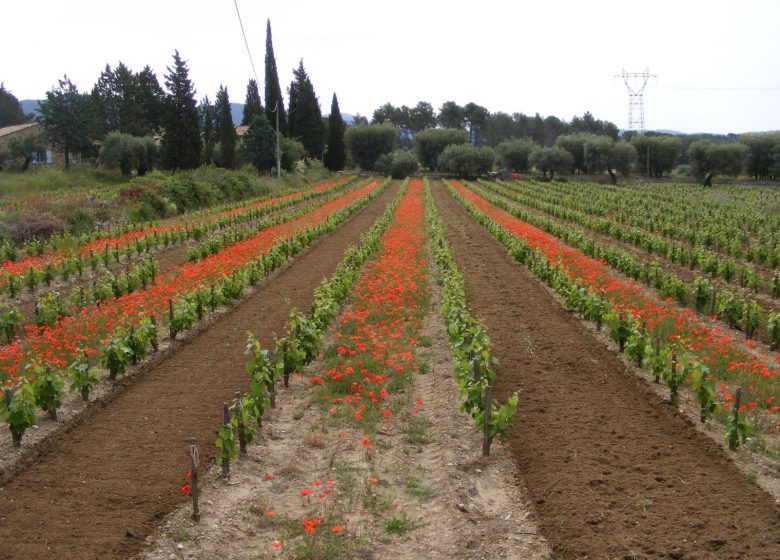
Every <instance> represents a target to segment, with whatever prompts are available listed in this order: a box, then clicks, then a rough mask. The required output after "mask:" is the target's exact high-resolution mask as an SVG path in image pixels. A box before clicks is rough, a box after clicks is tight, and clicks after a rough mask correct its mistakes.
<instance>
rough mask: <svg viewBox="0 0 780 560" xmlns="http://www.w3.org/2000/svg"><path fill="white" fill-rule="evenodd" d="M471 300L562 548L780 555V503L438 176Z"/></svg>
mask: <svg viewBox="0 0 780 560" xmlns="http://www.w3.org/2000/svg"><path fill="white" fill-rule="evenodd" d="M433 193H434V198H435V201H436V204H437V206H438V208H439V210H440V212H441V214H442V218H443V220H444V222H445V224H447V229H448V237H449V240H450V243H451V244H452V245H453V250H454V252H455V257H456V261H457V264H458V266H459V267H460V268H461V270H462V272H463V274H464V276H465V279H466V296H467V299H468V302H469V305H470V306H471V308H472V311H473V312H474V314H475V315H476V316H478V317H479V318H480V319H481V320H482V321H483V322H484V323H485V324H486V326H487V328H488V332H489V335H490V338H491V341H492V343H493V347H494V349H495V354H496V356H497V357H498V358H499V359H500V360H501V365H500V366H499V367H498V376H499V377H498V379H499V380H498V382H497V392H498V394H499V396H500V397H502V398H503V397H505V396H506V395H507V394H509V393H510V392H512V391H515V390H519V391H520V395H521V401H520V407H519V410H518V417H517V426H516V428H515V429H514V430H512V432H511V434H510V445H511V447H512V452H513V454H514V456H515V459H516V461H517V463H518V466H519V471H520V473H521V475H522V480H521V481H519V482H520V484H523V485H525V486H526V487H527V489H528V493H529V495H530V498H531V500H532V503H533V504H534V508H535V514H536V516H537V521H538V523H539V525H540V527H541V529H542V533H543V534H544V536H545V537H546V538H547V540H548V541H549V542H550V545H551V546H552V548H553V550H554V552H555V553H556V554H558V555H560V557H562V558H567V559H568V558H586V557H587V558H598V559H607V558H608V559H612V558H625V559H632V558H677V559H679V558H685V559H703V558H708V559H709V558H712V559H715V558H717V559H737V558H740V559H748V558H749V559H767V560H769V559H775V560H776V559H777V558H780V508H779V507H778V506H777V505H776V504H775V503H774V502H773V500H772V499H771V498H770V497H769V496H768V495H767V494H765V493H764V492H763V491H762V490H760V489H759V488H758V487H757V486H756V485H754V484H750V483H749V482H748V481H747V480H746V479H745V477H744V476H743V475H742V474H741V472H740V471H739V470H738V469H737V468H736V467H735V466H734V465H733V464H732V463H731V462H730V461H729V460H728V458H726V457H725V456H724V454H723V451H722V450H721V448H719V447H718V446H717V445H715V444H714V443H713V442H712V441H711V440H709V439H707V438H706V437H705V436H703V435H701V434H699V433H697V432H696V431H695V430H693V429H691V427H690V426H689V424H688V423H687V422H686V420H684V419H683V418H682V417H681V416H679V415H678V414H677V413H676V412H675V410H674V409H673V408H672V407H670V406H669V405H666V404H664V403H662V402H661V401H659V399H658V398H657V397H656V396H655V395H654V394H653V393H652V392H651V391H650V390H649V389H648V388H647V387H646V386H645V385H643V382H642V381H640V380H638V379H637V378H636V377H635V376H633V375H632V374H631V373H630V372H627V371H626V369H625V367H624V366H623V364H622V362H621V361H620V360H619V359H618V358H617V357H616V356H615V355H614V354H612V353H611V352H610V351H609V350H607V349H606V348H605V347H604V346H603V344H601V343H600V342H599V341H598V340H596V339H595V338H594V337H593V336H592V335H591V334H590V333H589V331H588V330H587V329H585V328H584V327H583V326H582V325H581V324H580V323H579V322H578V320H577V319H576V318H574V317H573V316H572V315H571V314H569V313H567V312H566V311H565V310H563V309H562V308H561V307H560V306H559V305H558V304H557V303H556V302H555V301H554V300H553V299H552V297H551V296H550V295H549V294H548V293H547V292H546V290H545V289H544V288H543V287H542V286H541V285H540V284H539V283H538V282H537V281H536V280H534V279H533V278H531V277H530V275H529V273H527V272H526V271H525V270H524V269H523V268H521V267H519V266H517V265H515V264H513V263H512V262H510V260H509V258H508V256H507V255H506V252H505V251H504V250H503V248H502V247H501V246H500V245H499V244H498V243H497V242H496V241H495V240H494V239H493V238H492V237H490V235H489V234H488V233H487V232H486V231H485V230H484V229H483V228H482V227H481V226H479V225H478V224H477V222H476V221H474V220H473V219H472V218H471V217H470V216H469V215H468V214H467V213H466V212H465V211H464V210H462V209H461V208H460V207H459V206H458V204H457V203H456V202H455V201H454V199H452V198H451V197H450V196H449V195H448V194H447V193H446V192H445V190H444V189H443V187H442V185H441V184H434V185H433Z"/></svg>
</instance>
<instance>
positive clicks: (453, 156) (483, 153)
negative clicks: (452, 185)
mask: <svg viewBox="0 0 780 560" xmlns="http://www.w3.org/2000/svg"><path fill="white" fill-rule="evenodd" d="M495 159H496V154H495V152H494V151H493V150H492V149H491V148H488V147H486V146H484V147H479V148H478V147H476V146H472V145H470V144H466V145H462V146H453V145H450V146H447V147H446V148H444V150H443V151H442V153H441V155H440V156H439V159H438V167H439V169H440V170H441V171H444V172H447V173H451V174H453V175H455V176H457V177H462V178H464V179H473V178H476V177H479V176H480V175H485V174H487V172H488V171H490V170H491V169H493V162H494V161H495Z"/></svg>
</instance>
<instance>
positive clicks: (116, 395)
mask: <svg viewBox="0 0 780 560" xmlns="http://www.w3.org/2000/svg"><path fill="white" fill-rule="evenodd" d="M680 188H682V187H680ZM724 189H730V190H729V191H728V192H727V193H726V194H723V193H721V194H720V198H719V197H717V196H712V197H710V196H708V195H707V193H701V196H700V197H699V198H700V201H698V202H680V204H681V205H682V206H683V207H684V208H685V210H684V211H676V210H674V208H675V204H676V203H677V202H678V201H680V200H682V199H680V198H678V197H679V193H678V192H677V191H675V189H673V188H671V187H668V186H663V187H659V189H658V190H657V191H653V192H647V191H643V190H642V189H640V188H633V187H632V188H631V189H626V190H625V192H623V191H619V190H616V189H615V188H613V187H604V186H597V185H589V184H585V185H583V186H582V187H581V189H580V185H576V187H574V186H561V185H559V184H556V183H539V184H537V183H534V182H523V181H514V182H512V183H504V182H500V181H498V182H483V181H477V182H467V181H459V180H442V181H438V180H429V179H420V178H411V179H407V180H405V181H403V182H399V181H390V180H389V179H383V178H369V179H358V178H355V177H352V178H344V179H341V180H338V181H328V182H325V183H321V184H318V185H315V186H313V187H310V188H309V189H306V190H301V191H295V192H286V193H281V194H280V195H278V196H274V197H266V198H264V199H259V200H256V201H250V202H248V203H244V204H241V205H235V206H232V207H224V208H219V209H216V210H213V211H204V212H199V213H196V214H192V215H185V216H182V217H181V218H178V219H176V220H175V221H174V222H172V223H166V224H161V225H152V226H144V225H141V226H140V227H138V228H135V229H128V230H127V231H117V232H114V233H112V234H111V235H106V234H103V235H99V236H98V235H96V236H95V238H94V239H91V238H87V237H85V238H84V239H81V240H79V242H78V245H77V246H74V247H71V248H68V249H63V248H61V247H55V246H45V245H43V244H42V245H41V246H40V247H39V248H38V249H36V250H35V251H34V253H35V254H29V255H24V256H23V255H21V254H19V255H15V258H14V259H8V260H7V261H6V262H4V263H2V267H1V268H0V290H2V292H3V296H2V297H3V298H4V300H3V306H4V307H3V308H2V310H1V311H2V312H1V313H0V321H1V322H2V325H1V326H2V327H3V333H4V334H5V335H6V343H5V344H4V345H3V346H2V347H0V372H2V373H1V374H0V375H2V376H3V379H4V381H5V388H6V391H5V407H4V410H3V417H4V419H5V421H6V426H7V428H8V429H7V430H6V435H5V438H6V439H3V440H1V441H0V443H1V444H2V446H3V450H4V451H3V453H4V459H3V461H2V462H0V467H2V469H3V472H2V475H1V476H2V478H1V480H2V481H3V482H2V484H3V487H2V489H3V495H4V496H5V501H4V502H3V505H2V506H0V520H2V522H0V538H2V539H3V542H4V543H7V546H6V547H5V549H4V550H2V551H0V557H2V558H5V557H8V558H15V557H23V556H24V555H27V556H29V557H43V556H41V555H42V554H47V553H50V552H53V554H54V555H55V557H66V556H67V557H69V558H150V559H155V560H156V559H163V558H168V557H169V555H170V550H171V546H173V547H174V549H175V555H176V556H178V557H181V558H199V557H224V558H233V557H236V558H238V557H240V555H241V554H242V553H244V552H246V551H251V552H252V554H253V555H254V556H252V557H258V558H312V559H313V558H363V557H368V556H367V555H370V554H381V555H382V556H387V557H405V556H406V555H416V556H420V555H422V556H426V555H427V557H432V558H433V557H436V558H439V557H441V558H445V557H457V556H458V554H461V553H462V554H464V556H463V557H469V558H472V557H474V558H476V557H481V556H479V555H481V554H491V555H500V556H502V557H508V558H528V557H533V558H549V557H564V558H579V557H585V556H590V557H626V555H631V554H634V557H642V558H654V557H679V558H689V557H690V558H773V557H776V553H780V541H778V539H777V534H778V528H780V510H779V509H778V506H777V504H776V503H775V500H776V499H777V498H778V496H770V494H769V493H767V492H771V488H772V483H771V482H770V483H768V484H764V482H763V481H764V480H769V481H771V480H774V478H773V477H776V471H777V469H776V467H775V469H774V470H775V473H774V475H773V474H772V468H771V465H773V464H774V465H776V461H777V460H778V459H780V457H778V456H777V455H778V453H780V446H779V445H778V441H780V412H779V411H778V405H779V403H780V400H779V399H780V388H778V385H777V375H778V372H779V371H780V356H779V355H778V353H777V336H778V335H777V330H778V326H780V319H778V316H777V309H778V307H776V306H775V305H776V301H775V300H776V298H777V297H778V294H776V293H775V292H776V290H775V288H774V286H775V283H776V282H777V279H776V278H777V274H776V272H774V271H775V269H776V268H777V267H778V266H780V263H778V262H776V261H777V248H776V246H775V245H776V243H775V238H776V234H777V227H778V223H777V221H776V219H775V218H774V217H773V216H772V215H771V213H770V214H766V215H765V214H764V213H758V214H755V213H754V212H753V210H754V209H756V208H760V207H761V206H762V205H766V204H769V203H771V202H772V201H773V200H774V198H773V197H774V196H775V195H774V194H773V193H772V192H763V191H762V190H761V189H744V190H740V188H739V187H724ZM724 197H727V198H724ZM648 199H651V202H650V203H649V206H647V205H645V206H643V204H647V200H648ZM723 200H726V201H727V202H725V203H724V202H722V201H723ZM697 204H698V206H697ZM656 208H661V210H660V211H657V212H656V211H655V209H656ZM664 208H666V209H667V211H664ZM701 215H705V216H708V217H709V219H711V220H717V221H718V223H721V224H723V227H724V229H723V230H720V231H719V230H717V229H716V228H714V227H712V226H711V224H710V225H708V224H707V223H706V222H705V221H702V219H701V218H700V216H701ZM746 215H750V216H753V217H752V218H750V219H745V216H746ZM31 252H32V251H31ZM724 262H728V263H730V264H726V265H724V264H723V263H724ZM713 263H714V264H713ZM731 269H733V270H731ZM730 270H731V272H730ZM751 313H752V315H751ZM645 378H646V380H645ZM58 427H60V428H65V427H67V431H63V430H60V429H58ZM41 430H42V431H41ZM119 434H121V440H122V445H121V447H118V446H119V442H118V435H119ZM190 438H193V439H194V440H195V441H197V449H198V451H197V453H195V452H194V451H193V449H194V448H190V447H188V445H187V442H189V441H191V440H190ZM126 444H130V445H126ZM737 464H739V465H741V467H739V468H738V467H737V466H736V465H737ZM759 464H761V465H770V467H768V468H765V470H763V471H761V472H759V471H758V470H756V471H755V472H753V471H750V472H749V473H748V474H751V473H752V479H751V476H747V475H746V474H745V472H744V469H749V470H750V469H754V468H755V469H757V468H758V467H755V465H759ZM746 465H747V466H746ZM740 468H742V469H743V470H742V471H741V470H739V469H740ZM764 477H766V478H764ZM756 479H759V481H760V482H761V486H759V485H758V484H757V483H756V482H755V481H756ZM767 487H768V488H769V490H767V491H765V490H763V489H762V488H767ZM193 508H197V509H193ZM734 516H737V517H738V518H739V519H741V520H742V522H741V523H740V524H739V525H738V526H735V525H733V524H730V523H729V522H728V519H732V518H734ZM76 519H79V520H80V521H79V522H78V523H76V522H74V521H75V520H76ZM682 520H684V521H682ZM225 527H231V528H232V529H230V530H229V533H225V531H226V529H224V528H225ZM435 527H446V528H445V529H442V530H441V531H436V530H434V529H435ZM226 534H230V538H229V539H228V541H229V542H227V541H226V540H225V535H226ZM52 535H55V537H54V538H52ZM85 542H89V544H85ZM172 543H173V544H172ZM459 551H460V552H459ZM463 551H466V552H463Z"/></svg>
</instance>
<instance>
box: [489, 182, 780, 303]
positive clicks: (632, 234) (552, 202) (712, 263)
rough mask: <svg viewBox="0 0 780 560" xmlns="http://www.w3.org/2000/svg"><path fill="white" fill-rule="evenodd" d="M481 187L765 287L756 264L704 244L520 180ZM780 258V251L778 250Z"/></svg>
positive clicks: (775, 290)
mask: <svg viewBox="0 0 780 560" xmlns="http://www.w3.org/2000/svg"><path fill="white" fill-rule="evenodd" d="M480 184H481V185H482V187H484V188H486V189H489V190H491V191H492V192H494V193H496V194H498V195H500V196H503V197H506V198H508V199H510V200H512V201H514V202H517V203H519V204H522V205H524V206H528V207H530V208H534V209H535V210H539V211H540V212H543V213H544V214H547V215H548V216H553V217H555V218H558V219H560V220H565V221H567V222H570V223H574V224H578V225H580V226H582V227H584V228H587V229H589V230H592V231H595V232H598V233H600V234H602V235H607V236H609V237H611V238H613V239H615V240H617V241H620V242H625V243H629V244H631V245H634V246H635V247H638V248H640V249H642V250H643V251H646V252H648V253H650V254H654V255H659V256H661V257H663V258H665V259H667V260H669V261H671V262H673V263H679V264H681V265H683V266H689V267H690V268H691V270H693V269H694V268H699V269H700V270H701V271H702V272H703V273H704V274H707V275H708V276H711V277H713V278H721V279H723V280H724V281H726V282H732V281H738V282H739V284H740V286H742V287H744V288H748V289H750V290H752V291H755V292H761V291H762V290H763V289H764V285H765V283H766V280H765V278H764V276H763V275H762V274H761V272H760V271H758V270H756V267H755V266H753V265H751V264H747V263H744V262H736V261H734V260H732V259H729V258H724V257H723V256H722V255H719V254H717V253H714V252H712V251H709V250H707V249H705V248H704V247H703V246H701V245H698V246H690V245H683V244H682V243H678V242H675V241H670V240H668V239H665V238H663V237H661V236H659V235H653V234H649V233H647V232H645V231H641V230H639V229H636V228H631V227H629V226H625V225H623V224H621V223H619V222H617V221H615V220H613V219H610V218H602V217H598V216H596V217H594V216H591V215H588V214H587V213H585V212H582V211H580V210H578V209H572V208H570V207H567V205H566V204H565V203H564V202H563V201H562V200H561V199H560V198H558V197H556V196H555V195H549V198H548V197H547V196H543V195H542V196H540V194H541V193H540V192H539V191H538V190H537V189H533V188H531V189H529V190H528V192H521V191H520V187H522V186H523V185H520V184H519V183H513V184H512V185H511V187H510V186H509V185H508V184H506V183H499V186H496V185H494V184H492V183H488V182H485V181H480ZM502 187H503V188H502ZM778 258H780V252H778ZM769 292H770V293H771V294H772V295H773V296H774V297H780V276H778V275H777V274H775V275H774V277H773V278H772V280H771V285H770V286H769Z"/></svg>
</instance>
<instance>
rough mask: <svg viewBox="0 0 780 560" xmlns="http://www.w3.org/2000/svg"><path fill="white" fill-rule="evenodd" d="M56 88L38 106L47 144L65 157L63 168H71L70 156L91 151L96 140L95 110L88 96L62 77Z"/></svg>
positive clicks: (66, 77)
mask: <svg viewBox="0 0 780 560" xmlns="http://www.w3.org/2000/svg"><path fill="white" fill-rule="evenodd" d="M58 83H59V86H58V87H57V88H56V89H52V90H51V91H47V92H46V99H45V100H43V101H42V102H41V104H40V109H39V110H40V112H41V124H42V125H43V127H44V129H45V130H46V138H47V139H48V141H49V143H50V144H51V145H52V146H54V147H55V148H58V149H59V151H60V152H62V153H63V154H64V156H65V169H66V170H68V169H70V154H75V153H78V152H82V151H87V150H90V149H91V148H92V141H93V140H94V139H95V111H94V107H93V103H92V101H91V99H90V97H89V95H85V94H81V93H79V91H78V88H77V87H76V86H75V85H74V84H73V82H71V81H70V79H69V78H68V76H67V75H66V76H64V78H63V79H62V80H59V81H58Z"/></svg>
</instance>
